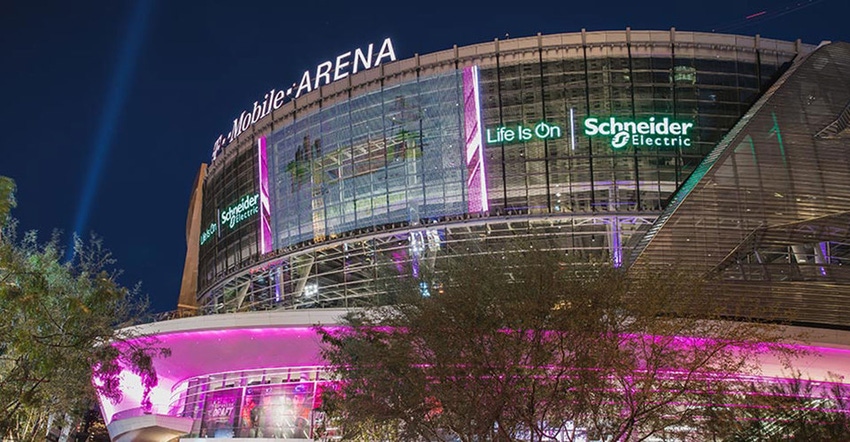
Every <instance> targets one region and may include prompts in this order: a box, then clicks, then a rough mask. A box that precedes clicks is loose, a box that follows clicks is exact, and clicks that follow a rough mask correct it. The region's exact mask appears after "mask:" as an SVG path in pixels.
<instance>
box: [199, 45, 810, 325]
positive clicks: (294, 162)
mask: <svg viewBox="0 0 850 442" xmlns="http://www.w3.org/2000/svg"><path fill="white" fill-rule="evenodd" d="M802 50H803V49H802V48H801V47H800V46H799V45H795V44H793V43H785V42H777V41H772V40H759V39H757V38H749V37H737V36H726V35H715V34H695V33H676V32H674V31H670V32H650V31H646V32H637V31H622V32H598V33H582V34H561V35H553V36H538V37H531V38H524V39H515V40H513V39H512V40H506V41H495V42H492V43H487V44H481V45H476V46H469V47H465V48H455V49H453V50H450V51H445V52H441V53H435V54H428V55H423V56H417V57H415V58H413V59H409V60H402V61H399V62H396V63H392V64H388V65H387V66H385V67H382V69H381V70H380V71H375V72H369V73H363V74H362V75H358V76H354V77H352V79H351V81H350V82H348V83H347V84H343V85H336V84H331V85H328V86H327V87H325V88H323V89H322V90H321V91H315V92H313V93H311V94H308V95H306V96H305V97H304V98H302V99H300V100H298V103H294V104H292V103H290V104H288V105H285V106H284V107H282V108H281V110H280V111H279V113H277V114H273V115H272V116H271V117H269V118H268V120H270V121H268V123H266V124H264V123H262V122H258V123H257V125H256V126H257V129H256V130H255V131H254V133H253V134H252V135H251V136H250V137H247V136H246V135H243V136H242V138H241V139H240V141H239V142H234V143H233V145H234V146H235V147H230V148H228V151H226V152H225V153H224V155H222V156H220V157H219V158H218V159H217V160H216V162H214V163H213V164H212V165H211V166H210V171H209V172H208V176H207V179H206V182H205V185H204V208H203V215H202V219H201V225H202V231H203V232H206V230H205V229H207V227H209V228H210V229H212V228H213V225H216V231H215V234H213V235H207V236H209V239H208V241H207V242H205V243H203V244H202V245H201V247H200V271H199V296H198V304H199V305H200V306H201V307H202V309H203V311H205V312H207V311H208V312H219V311H236V310H245V309H248V310H250V309H267V308H315V307H332V306H346V307H351V306H356V305H359V303H360V302H362V300H363V299H366V298H368V297H369V296H370V293H371V292H370V291H369V289H368V285H369V283H370V281H372V280H374V278H375V277H376V276H377V275H379V274H380V273H381V272H380V271H379V270H380V268H379V267H380V266H382V265H383V266H387V267H396V268H397V269H398V271H404V272H416V271H417V270H416V269H417V268H418V267H419V266H421V265H434V264H435V262H436V261H435V260H436V259H437V258H438V257H439V256H442V255H444V254H447V253H451V254H455V253H457V254H461V253H469V252H470V251H473V250H476V248H477V247H480V245H479V244H478V243H480V241H481V240H482V239H485V238H486V239H495V240H496V241H497V242H498V241H502V240H504V241H508V240H515V239H517V238H522V240H523V241H525V240H527V241H528V242H529V247H540V248H545V249H556V250H563V251H564V252H565V253H567V254H570V253H577V254H580V255H596V256H599V257H605V258H608V259H611V260H612V261H613V262H614V264H615V265H618V266H619V265H625V264H628V258H629V256H630V254H631V253H630V251H631V249H632V248H633V247H634V245H635V244H636V243H637V241H638V240H639V238H640V237H641V236H642V234H643V233H644V232H646V231H647V230H648V229H649V226H650V225H651V224H652V223H653V222H654V221H655V219H656V218H657V216H658V215H659V214H660V213H661V211H662V210H663V209H664V208H665V207H666V205H667V204H668V200H669V198H670V197H671V195H673V194H674V192H676V190H677V189H678V188H679V187H680V186H681V185H682V183H684V182H685V180H686V179H687V178H688V177H689V176H690V175H691V174H692V173H693V171H694V170H695V168H696V167H697V165H698V164H700V162H701V161H702V159H703V158H704V157H705V156H706V155H707V154H708V153H709V152H710V151H711V150H712V149H713V147H714V146H715V145H716V144H717V143H718V142H719V141H720V140H721V139H722V138H723V136H724V135H725V134H726V133H727V132H728V131H729V130H730V129H731V128H732V127H733V126H734V124H735V123H736V122H737V121H738V119H739V118H740V117H741V116H742V115H743V114H744V113H745V112H746V111H747V109H749V108H750V106H751V105H752V104H753V103H754V102H755V100H756V99H757V98H758V97H759V96H760V94H762V93H763V92H764V91H765V90H766V89H767V88H768V87H769V86H770V85H771V84H772V83H773V82H774V81H775V79H776V78H777V76H778V75H779V74H781V73H782V72H783V71H784V70H785V69H786V68H787V66H788V65H789V64H790V61H791V60H792V59H793V58H794V57H795V56H796V55H797V54H799V53H800V51H802ZM806 50H808V48H806ZM473 67H474V68H473ZM472 72H474V73H475V75H472ZM473 78H474V81H473ZM326 90H327V92H325V91H326ZM472 91H474V92H472ZM472 114H476V115H472ZM588 119H596V120H594V121H597V122H610V123H611V124H610V125H611V126H612V127H613V126H614V121H618V122H623V123H627V124H631V125H632V127H633V128H641V126H640V125H641V124H650V122H652V124H656V123H658V122H664V123H665V124H668V123H669V122H673V124H678V125H680V126H676V127H677V128H678V129H669V127H673V126H669V124H668V126H665V127H667V129H663V131H666V132H669V131H670V130H673V131H674V132H675V131H677V130H678V132H677V134H679V135H682V134H683V130H682V129H681V127H684V126H683V125H689V126H688V130H687V133H686V134H684V135H685V138H686V139H687V141H686V142H687V145H684V144H683V143H684V141H682V140H683V138H682V137H678V138H679V139H680V141H678V143H680V144H678V145H673V146H670V145H668V146H664V145H661V146H658V145H651V144H646V143H644V144H641V143H637V144H634V143H636V142H634V141H630V142H629V143H627V144H626V145H625V146H620V145H618V144H617V143H619V142H620V141H622V140H623V139H626V137H625V136H623V137H621V138H617V137H618V136H620V135H616V134H613V135H611V136H607V137H606V136H600V135H599V134H591V133H589V132H590V131H589V130H588V126H587V121H589V120H588ZM473 123H477V125H476V128H477V129H476V128H473V127H472V126H473ZM541 127H542V128H543V129H540V130H538V128H541ZM600 127H602V126H601V125H600ZM646 127H650V126H646ZM652 127H655V126H652ZM634 130H637V129H634ZM652 130H655V129H652ZM659 130H661V129H659ZM633 133H634V134H635V136H639V134H638V132H634V131H633ZM623 135H625V134H623ZM668 135H669V133H668ZM653 136H656V137H657V136H658V135H657V134H656V135H653ZM476 137H477V138H476ZM479 139H480V140H481V141H480V142H479V141H477V140H479ZM627 139H628V140H633V138H632V137H631V136H629V137H628V138H627ZM258 146H260V147H259V149H258ZM262 152H265V157H263V158H261V157H262V155H261V154H260V153H262ZM473 152H474V154H473ZM476 155H480V157H479V156H476ZM260 170H265V171H267V172H264V173H265V174H266V175H267V176H260V174H259V172H258V171H260ZM265 182H267V187H268V189H267V191H268V213H267V214H266V215H263V216H265V217H266V218H262V217H261V216H259V215H257V214H256V213H257V212H259V211H260V210H254V206H252V205H251V203H245V204H243V202H244V201H245V200H246V198H247V199H248V200H251V199H252V198H253V197H254V196H256V195H259V198H260V200H261V201H262V200H263V198H264V197H263V195H264V192H265V190H262V189H261V187H263V186H265V184H262V185H261V184H260V183H265ZM471 189H472V190H471ZM261 190H262V191H261ZM482 195H483V197H484V198H483V201H482ZM240 204H242V206H239V205H240ZM261 205H262V203H261ZM234 207H236V208H235V209H234ZM228 209H233V210H235V212H233V213H230V212H227V210H228ZM228 214H230V215H234V216H237V217H238V218H239V219H242V220H243V221H240V223H239V224H236V225H234V226H233V227H230V224H231V223H232V218H228V222H227V224H226V225H225V221H224V217H225V216H227V215H228ZM261 218H262V221H261ZM265 222H267V223H268V224H263V223H265ZM261 226H264V227H261ZM261 231H262V232H267V233H270V234H271V236H272V238H271V241H269V240H266V239H263V238H261V237H262V236H263V235H265V233H264V234H260V233H259V232H261ZM202 239H203V236H202ZM261 239H262V241H264V247H262V248H261V247H260V246H259V245H258V243H259V242H261ZM266 244H270V245H266ZM264 248H270V249H271V250H270V251H269V252H268V253H263V252H261V250H263V249H264Z"/></svg>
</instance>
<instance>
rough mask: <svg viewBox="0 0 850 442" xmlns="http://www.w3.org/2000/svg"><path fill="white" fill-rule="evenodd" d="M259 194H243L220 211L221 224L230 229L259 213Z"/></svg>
mask: <svg viewBox="0 0 850 442" xmlns="http://www.w3.org/2000/svg"><path fill="white" fill-rule="evenodd" d="M259 200H260V195H259V194H256V193H255V194H253V195H245V196H243V197H242V198H240V199H239V202H238V203H236V204H234V205H232V206H230V207H228V208H226V209H224V210H223V211H222V212H221V225H222V226H227V227H228V228H230V229H232V228H234V227H236V225H238V224H239V223H241V222H242V221H245V220H246V219H248V218H250V217H252V216H254V215H256V214H258V213H260V205H259V204H258V203H259Z"/></svg>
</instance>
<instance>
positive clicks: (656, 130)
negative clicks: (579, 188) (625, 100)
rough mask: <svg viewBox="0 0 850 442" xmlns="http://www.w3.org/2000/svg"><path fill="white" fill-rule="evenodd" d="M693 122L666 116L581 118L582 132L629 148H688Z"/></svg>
mask: <svg viewBox="0 0 850 442" xmlns="http://www.w3.org/2000/svg"><path fill="white" fill-rule="evenodd" d="M693 127H694V123H692V122H688V121H673V120H671V119H670V118H668V117H663V118H656V117H649V118H646V119H642V120H627V119H623V118H617V117H608V118H597V117H587V118H585V119H584V134H585V135H587V136H588V137H605V138H610V139H611V147H612V148H613V149H623V148H625V147H628V146H632V147H649V148H665V147H690V146H691V144H692V141H691V132H692V131H691V129H693Z"/></svg>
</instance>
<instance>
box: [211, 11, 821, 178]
mask: <svg viewBox="0 0 850 442" xmlns="http://www.w3.org/2000/svg"><path fill="white" fill-rule="evenodd" d="M664 44H673V45H675V47H694V48H703V49H709V50H712V49H713V50H723V49H727V50H728V49H731V48H736V49H752V50H753V51H756V50H758V51H766V52H773V53H786V54H799V53H808V52H811V51H812V50H814V49H815V48H816V46H815V45H810V44H803V43H802V42H801V40H799V39H798V40H796V41H793V42H792V41H786V40H776V39H770V38H761V36H759V35H758V34H757V35H755V36H745V35H736V34H718V33H711V32H700V31H678V30H676V28H670V29H668V30H633V29H631V28H628V27H627V28H625V29H623V30H616V31H615V30H602V31H587V30H585V29H582V30H581V31H579V32H569V33H561V34H546V35H544V34H541V33H538V34H537V35H533V36H528V37H520V38H510V39H506V40H500V39H498V38H495V39H493V41H489V42H483V43H476V44H472V45H467V46H457V45H454V46H453V47H452V48H449V49H444V50H441V51H437V52H431V53H427V54H423V55H420V54H419V53H414V55H413V57H410V58H406V59H402V60H398V61H394V62H390V63H386V64H382V65H380V66H378V67H376V68H374V69H370V70H366V71H362V72H358V73H356V74H352V75H349V76H347V77H346V78H345V79H342V80H339V81H336V82H333V83H330V84H326V85H323V86H321V87H319V88H317V89H314V90H313V91H312V92H309V93H306V94H304V95H303V96H301V97H299V98H296V99H292V100H291V101H289V102H287V103H285V104H283V105H282V106H281V107H280V109H278V110H275V111H272V112H270V113H269V115H267V116H265V117H263V118H262V119H260V120H259V121H257V122H256V123H255V124H253V125H252V126H251V127H249V128H248V129H246V130H245V131H243V132H241V133H240V134H239V136H237V137H236V138H235V139H234V140H233V141H231V142H230V143H229V144H228V145H227V146H226V147H225V148H223V149H222V152H221V153H220V154H219V155H218V156H217V157H216V159H215V161H212V162H211V163H210V165H209V168H208V170H207V176H209V175H210V174H213V173H214V172H216V170H217V169H218V167H219V165H220V164H223V163H225V162H227V161H226V160H227V159H228V158H230V157H231V156H233V155H235V152H237V151H239V150H241V149H244V148H245V147H246V146H249V147H253V144H254V140H255V139H256V137H257V136H258V135H263V134H267V133H269V132H270V131H271V130H272V128H273V126H274V127H279V126H278V124H279V123H283V122H284V121H285V120H286V119H290V118H291V119H294V115H297V113H298V112H300V111H303V110H306V109H308V108H310V107H313V106H315V105H317V104H320V103H323V102H326V101H330V100H334V99H336V98H338V97H340V96H343V95H346V93H347V92H350V91H352V90H355V89H358V88H363V89H364V92H368V87H369V86H370V85H375V84H378V83H379V82H380V81H382V80H386V79H392V78H396V77H401V76H402V75H403V74H405V73H410V72H417V71H420V70H422V69H429V68H439V67H441V66H445V65H447V64H449V65H455V66H456V67H464V66H466V65H468V64H470V62H472V61H473V60H475V59H480V58H482V57H485V56H488V55H496V54H510V53H517V52H525V51H529V50H531V51H537V50H539V49H544V48H563V47H587V48H594V47H605V46H623V45H634V46H642V45H643V46H660V45H664Z"/></svg>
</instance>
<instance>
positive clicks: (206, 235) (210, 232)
mask: <svg viewBox="0 0 850 442" xmlns="http://www.w3.org/2000/svg"><path fill="white" fill-rule="evenodd" d="M217 231H218V223H216V222H212V223H210V226H209V227H207V230H204V231H203V232H201V245H204V243H206V242H207V241H209V240H210V238H212V237H213V236H214V235H215V232H217Z"/></svg>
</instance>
